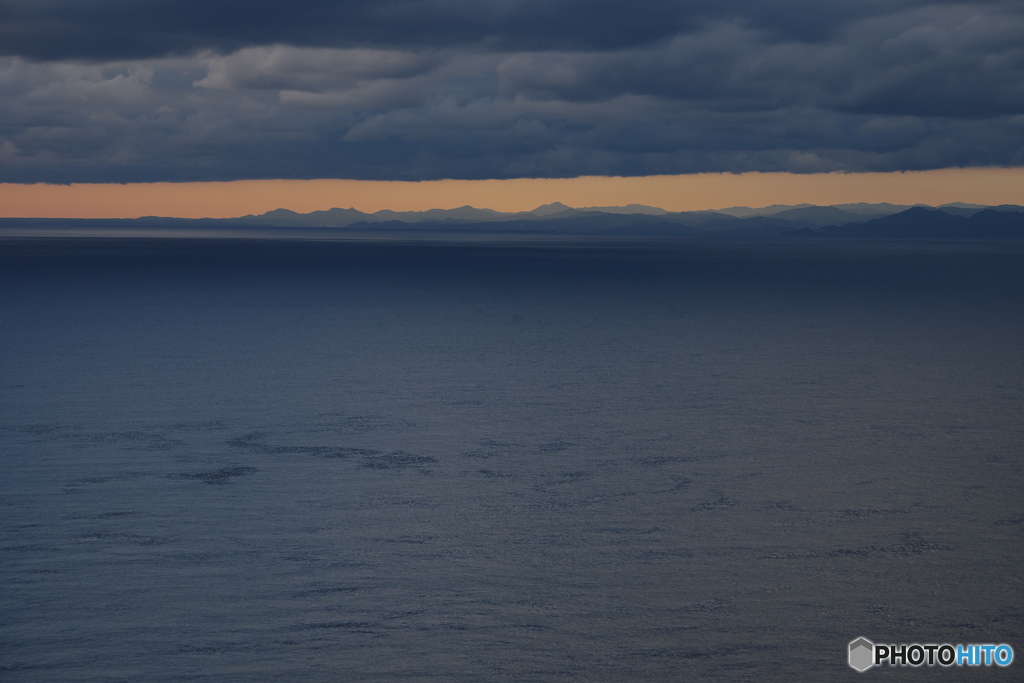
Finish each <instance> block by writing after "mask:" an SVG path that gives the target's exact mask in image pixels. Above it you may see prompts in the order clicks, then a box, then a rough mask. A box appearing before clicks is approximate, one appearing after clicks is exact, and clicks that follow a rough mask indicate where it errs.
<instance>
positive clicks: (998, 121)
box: [0, 0, 1024, 182]
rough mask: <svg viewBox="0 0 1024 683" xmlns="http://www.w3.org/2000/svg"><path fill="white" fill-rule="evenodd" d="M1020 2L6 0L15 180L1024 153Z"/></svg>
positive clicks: (703, 165)
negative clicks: (235, 0) (207, 0)
mask: <svg viewBox="0 0 1024 683" xmlns="http://www.w3.org/2000/svg"><path fill="white" fill-rule="evenodd" d="M1022 36H1024V6H1022V5H1021V4H1020V3H1017V2H979V1H972V2H934V3H923V2H915V1H913V0H884V1H882V0H876V1H872V0H859V1H853V0H850V1H836V2H827V3H823V2H820V1H818V2H811V1H809V0H760V1H757V2H755V1H753V0H731V1H730V0H725V1H722V0H719V1H718V2H710V1H707V2H705V1H700V2H689V3H680V2H660V1H656V0H636V1H634V2H630V3H625V2H609V1H606V0H604V1H594V0H589V1H587V2H584V1H583V0H561V1H559V0H546V1H541V0H496V1H494V2H488V3H480V2H478V1H477V0H473V1H472V2H470V1H469V0H404V1H395V0H376V1H374V2H362V1H350V2H337V1H331V2H326V1H324V2H320V1H308V0H307V1H305V2H291V3H280V2H251V1H250V2H245V3H241V2H205V3H199V2H191V1H178V2H168V1H162V2H159V1H154V2H145V1H143V0H131V1H128V0H106V1H101V0H97V1H94V2H89V3H82V2H78V1H74V2H72V1H70V0H32V1H31V2H29V1H28V0H6V1H2V0H0V52H4V53H6V54H7V56H6V57H0V102H2V103H3V107H2V108H0V180H6V181H19V182H31V181H39V180H43V181H56V182H71V181H141V180H188V179H195V180H207V179H230V178H253V177H292V178H302V177H353V178H377V179H388V178H394V179H425V178H441V177H460V178H483V177H515V176H548V177H550V176H573V175H584V174H617V175H642V174H652V173H690V172H700V171H733V172H736V171H752V170H753V171H779V170H781V171H796V172H813V171H830V170H851V171H857V170H907V169H926V168H937V167H944V166H951V165H954V166H961V165H992V164H995V165H1019V164H1024V47H1022V45H1024V41H1022V40H1021V37H1022Z"/></svg>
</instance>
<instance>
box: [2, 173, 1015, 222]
mask: <svg viewBox="0 0 1024 683" xmlns="http://www.w3.org/2000/svg"><path fill="white" fill-rule="evenodd" d="M555 201H560V202H562V203H564V204H567V205H569V206H574V207H586V206H622V205H625V204H646V205H649V206H657V207H661V208H663V209H667V210H669V211H693V210H701V209H721V208H727V207H730V206H751V207H758V206H767V205H769V204H800V203H808V204H819V205H829V204H842V203H848V202H872V203H877V202H890V203H893V204H917V203H921V204H930V205H938V204H945V203H948V202H968V203H976V204H990V205H995V204H1024V168H971V169H940V170H935V171H909V172H900V173H819V174H808V175H798V174H791V173H743V174H727V173H703V174H696V175H677V176H645V177H635V178H622V177H598V176H592V177H581V178H564V179H533V178H522V179H513V180H436V181H421V182H404V181H366V180H332V179H321V180H238V181H229V182H194V183H136V184H126V185H116V184H73V185H45V184H36V185H18V184H10V183H9V184H0V216H3V217H41V218H136V217H139V216H174V217H180V218H203V217H209V218H234V217H238V216H243V215H246V214H259V213H264V212H266V211H270V210H272V209H278V208H286V209H291V210H293V211H298V212H300V213H308V212H310V211H317V210H322V209H329V208H332V207H341V208H349V207H352V208H356V209H360V210H361V211H366V212H373V211H379V210H381V209H393V210H398V211H423V210H426V209H435V208H437V209H450V208H455V207H457V206H464V205H467V204H468V205H471V206H476V207H479V208H489V209H495V210H498V211H528V210H530V209H534V208H536V207H537V206H539V205H541V204H548V203H551V202H555Z"/></svg>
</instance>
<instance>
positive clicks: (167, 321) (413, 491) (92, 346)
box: [0, 238, 1024, 682]
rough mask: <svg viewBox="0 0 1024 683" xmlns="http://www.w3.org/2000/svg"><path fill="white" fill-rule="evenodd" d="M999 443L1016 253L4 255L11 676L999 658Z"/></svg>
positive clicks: (210, 244)
mask: <svg viewBox="0 0 1024 683" xmlns="http://www.w3.org/2000/svg"><path fill="white" fill-rule="evenodd" d="M1022 465H1024V248H1022V247H1021V246H1020V245H1017V246H1007V245H971V244H961V245H948V244H947V245H942V244H933V245H900V244H889V245H872V244H852V243H851V244H838V245H830V244H812V245H806V244H798V243H781V242H780V243H764V244H755V243H740V242H736V243H729V242H720V243H707V244H700V243H691V244H676V245H672V244H647V245H644V244H633V245H630V244H611V243H591V244H559V243H548V244H534V243H526V242H523V243H516V242H510V243H496V244H470V243H455V242H451V243H440V242H436V243H403V242H401V241H394V242H390V243H373V242H359V241H313V240H308V241H300V240H273V239H263V240H249V239H224V240H220V239H207V240H200V239H137V240H135V239H123V238H107V239H100V238H96V239H70V238H69V239H57V238H53V239H42V240H37V239H5V240H2V241H0V466H2V470H0V472H2V474H0V615H2V618H0V678H2V679H3V680H5V681H8V680H9V681H78V680H81V681H85V680H88V681H184V680H199V681H253V680H287V681H299V680H302V681H396V680H410V681H474V682H475V681H503V680H508V681H558V680H565V681H638V680H644V681H680V680H693V681H792V680H819V681H820V680H839V679H843V678H850V679H855V677H856V676H857V675H858V674H856V673H855V672H854V671H853V670H852V669H850V668H849V667H848V665H847V663H846V649H847V643H848V642H850V641H851V640H853V639H854V638H856V637H858V636H865V637H867V638H869V639H870V640H873V641H875V642H883V643H884V642H893V643H903V642H922V643H929V642H934V643H944V642H950V643H987V642H991V643H1004V642H1005V643H1009V644H1011V645H1013V646H1014V647H1015V649H1016V650H1017V652H1018V655H1019V657H1024V584H1022V576H1024V574H1022V571H1021V567H1022V565H1024V486H1022V485H1024V467H1022ZM1022 666H1024V662H1014V664H1013V665H1012V666H1011V667H1010V668H1009V669H1006V670H995V667H991V668H984V667H983V668H980V669H971V670H969V671H968V670H947V671H932V672H931V673H932V674H941V677H942V678H943V679H944V680H947V679H948V680H968V679H969V680H972V681H973V680H988V679H992V678H996V679H999V680H1010V679H1011V678H1014V677H1015V676H1017V677H1018V679H1019V676H1020V671H1021V667H1022ZM924 668H925V669H927V667H924ZM865 675H870V676H877V675H886V678H887V679H901V678H907V679H914V680H920V679H922V678H923V677H924V676H927V675H928V672H927V671H922V670H878V671H873V672H869V673H868V674H865ZM958 676H960V677H961V678H959V679H958V678H957V677H958Z"/></svg>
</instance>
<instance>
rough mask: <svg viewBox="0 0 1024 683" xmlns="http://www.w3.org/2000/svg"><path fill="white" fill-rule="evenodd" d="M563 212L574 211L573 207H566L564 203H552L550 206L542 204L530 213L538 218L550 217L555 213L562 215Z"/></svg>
mask: <svg viewBox="0 0 1024 683" xmlns="http://www.w3.org/2000/svg"><path fill="white" fill-rule="evenodd" d="M562 211H572V207H571V206H566V205H565V204H563V203H562V202H552V203H550V204H542V205H540V206H538V207H537V208H536V209H534V210H533V211H529V212H528V213H532V214H534V215H537V216H550V215H551V214H553V213H561V212H562Z"/></svg>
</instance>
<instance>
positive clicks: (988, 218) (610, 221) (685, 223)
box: [0, 202, 1024, 240]
mask: <svg viewBox="0 0 1024 683" xmlns="http://www.w3.org/2000/svg"><path fill="white" fill-rule="evenodd" d="M11 227H18V228H22V229H24V228H33V227H38V228H126V229H127V228H139V229H144V228H165V229H166V228H178V229H208V228H267V229H289V228H305V229H313V230H330V231H332V232H333V231H335V230H344V231H346V232H351V233H360V234H362V233H375V232H389V233H393V232H417V233H422V232H438V233H491V234H495V233H527V234H563V235H618V236H630V235H636V236H666V237H716V238H744V237H745V238H751V237H757V238H774V237H784V238H789V239H807V238H814V239H835V238H839V239H875V240H877V239H901V240H903V239H984V240H991V239H999V240H1005V239H1015V240H1017V239H1024V206H1018V205H1001V206H984V205H980V204H963V203H952V204H944V205H942V206H939V207H928V206H923V205H915V206H911V205H898V204H887V203H882V204H866V203H857V204H836V205H833V206H815V205H812V204H797V205H783V204H777V205H773V206H766V207H761V208H751V207H745V206H734V207H730V208H726V209H718V210H715V211H682V212H671V211H666V210H665V209H660V208H657V207H653V206H643V205H640V204H630V205H628V206H593V207H585V208H573V207H570V206H566V205H565V204H562V203H560V202H554V203H551V204H544V205H543V206H538V207H537V208H536V209H534V210H532V211H521V212H513V213H509V212H501V211H494V210H492V209H478V208H475V207H472V206H461V207H459V208H456V209H430V210H428V211H390V210H384V211H377V212H374V213H366V212H363V211H359V210H357V209H351V208H349V209H342V208H334V209H328V210H326V211H313V212H311V213H297V212H295V211H290V210H288V209H276V210H274V211H268V212H267V213H264V214H260V215H248V216H241V217H239V218H223V219H214V218H201V219H186V218H170V217H159V216H146V217H143V218H133V219H52V218H4V219H0V228H11Z"/></svg>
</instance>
